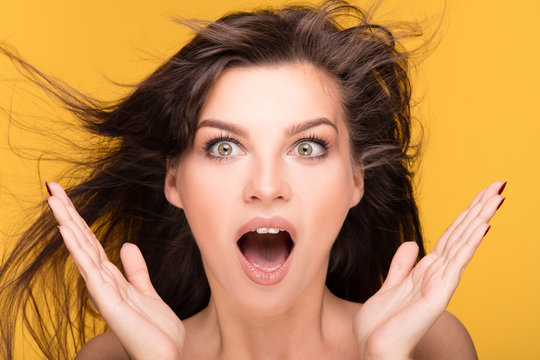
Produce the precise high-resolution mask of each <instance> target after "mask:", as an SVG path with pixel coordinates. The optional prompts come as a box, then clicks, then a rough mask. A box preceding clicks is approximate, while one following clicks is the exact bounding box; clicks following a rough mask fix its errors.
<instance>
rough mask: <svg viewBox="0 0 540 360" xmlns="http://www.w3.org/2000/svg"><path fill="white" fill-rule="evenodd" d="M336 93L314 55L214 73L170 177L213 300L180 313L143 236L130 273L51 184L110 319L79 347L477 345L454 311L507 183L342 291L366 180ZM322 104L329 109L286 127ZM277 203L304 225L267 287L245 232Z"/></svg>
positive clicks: (298, 349)
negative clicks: (339, 243)
mask: <svg viewBox="0 0 540 360" xmlns="http://www.w3.org/2000/svg"><path fill="white" fill-rule="evenodd" d="M253 79H257V81H253ZM337 94H338V92H337V88H336V87H335V84H334V83H333V82H332V81H331V80H330V79H329V78H327V77H326V76H325V75H324V74H323V73H322V72H320V71H319V70H317V69H316V68H315V67H313V66H311V65H307V64H290V65H282V66H273V67H249V68H234V69H228V70H226V71H224V72H223V74H222V75H221V76H220V77H219V78H218V80H217V81H216V83H215V85H214V87H213V88H212V90H211V93H210V95H209V97H208V98H207V100H206V102H205V104H204V106H203V108H202V109H201V112H200V114H199V129H198V130H197V132H196V135H195V141H194V146H193V147H192V148H190V149H189V150H188V151H187V152H186V153H185V154H183V156H182V157H181V159H180V161H179V162H178V164H177V166H176V167H174V168H173V167H170V168H169V169H168V174H167V177H166V182H165V186H164V191H165V195H166V197H167V199H168V200H169V201H170V202H171V203H172V204H173V205H175V206H178V207H181V208H183V209H184V211H185V213H186V216H187V218H188V221H189V223H190V227H191V229H192V232H193V234H194V236H195V239H196V241H197V244H198V246H199V248H200V250H201V254H202V258H203V263H204V267H205V271H206V274H207V277H208V281H209V284H210V287H211V290H212V295H211V299H210V303H209V305H208V307H207V308H205V309H204V310H203V311H201V312H200V313H198V314H196V315H194V316H193V317H191V318H189V319H186V320H184V321H180V320H179V319H178V318H177V317H176V316H175V315H174V313H172V311H171V309H169V308H168V306H167V305H166V304H164V303H163V302H162V301H161V299H160V298H159V296H158V295H157V293H155V291H154V289H153V287H152V285H151V283H150V280H149V277H148V273H147V270H146V265H145V263H144V259H143V258H142V255H141V254H140V251H139V250H138V248H137V247H136V246H135V245H133V244H127V245H124V246H123V248H122V250H121V259H122V263H123V265H124V269H125V274H126V278H127V279H126V278H124V276H123V275H122V274H121V273H120V271H119V270H118V269H117V268H116V267H115V266H114V265H112V264H111V263H110V262H109V261H108V260H107V258H106V255H105V253H104V252H103V249H102V248H101V246H100V245H99V242H98V241H97V239H96V238H95V236H94V235H93V234H92V232H91V231H90V229H89V228H88V227H87V226H86V224H85V223H84V220H82V219H81V218H80V216H79V215H78V214H77V212H76V210H75V209H74V208H73V205H72V204H71V202H70V201H69V199H68V198H67V196H66V195H65V192H64V191H63V189H62V188H61V187H60V185H58V184H56V183H49V188H50V190H51V197H50V198H49V199H48V202H49V205H50V207H51V209H52V211H53V213H54V215H55V217H56V219H57V220H58V222H59V224H60V227H59V229H60V232H61V234H62V236H63V237H64V240H65V243H66V246H67V248H68V250H69V251H70V253H71V254H72V256H73V259H74V261H75V263H76V264H77V266H78V268H79V270H80V271H81V274H82V276H83V277H84V279H85V281H86V283H87V287H88V290H89V293H90V294H91V296H92V299H93V303H94V305H95V307H96V308H97V310H98V311H99V312H100V313H101V315H102V316H103V318H104V319H105V320H106V321H107V324H108V325H109V326H110V328H111V331H112V332H110V333H106V334H103V335H100V336H98V337H97V338H95V339H93V340H92V341H90V342H89V343H88V344H87V345H85V346H84V347H83V349H82V350H81V352H80V353H79V354H78V358H80V359H95V358H110V359H116V358H117V359H122V358H124V359H125V358H127V354H129V355H130V357H131V358H135V359H155V358H160V359H190V360H191V359H254V358H257V359H278V358H279V359H336V358H342V359H393V360H396V359H410V358H414V359H431V358H437V359H456V358H459V359H474V358H476V354H475V351H474V346H473V345H472V341H471V340H470V337H469V336H468V333H467V331H466V330H465V328H464V327H463V326H462V325H461V323H460V322H459V320H457V319H456V318H455V317H453V316H452V315H450V314H448V313H446V312H445V311H444V310H445V308H446V306H447V304H448V302H449V300H450V297H451V296H452V294H453V292H454V291H455V288H456V287H457V284H458V282H459V278H460V276H461V274H462V272H463V270H464V269H465V266H466V265H467V264H468V263H469V261H470V259H471V257H472V256H473V254H474V251H475V250H476V248H477V247H478V246H479V244H480V242H481V240H482V238H483V236H484V234H485V232H486V229H488V224H487V223H488V221H489V220H490V219H491V218H492V217H493V215H494V214H495V211H496V210H497V208H498V206H500V204H501V203H502V201H503V198H502V197H501V196H500V195H499V192H500V191H501V188H502V186H503V183H502V182H495V183H493V184H491V185H490V186H489V187H488V188H486V189H484V190H482V191H481V192H480V193H479V194H478V195H477V196H476V197H475V199H474V200H473V201H472V203H471V204H470V205H469V207H468V208H467V209H466V210H465V211H464V212H463V213H462V214H461V215H460V216H459V217H458V218H457V219H456V221H455V222H454V223H453V224H452V225H451V226H450V227H449V228H448V229H447V231H446V232H445V233H444V234H443V236H442V237H441V239H440V240H439V242H438V243H437V245H436V246H435V248H434V250H433V252H432V253H431V254H429V255H427V256H426V257H425V258H424V259H422V260H421V261H420V262H419V263H418V264H417V265H416V266H414V267H413V265H414V261H415V259H416V256H417V251H418V247H417V246H416V244H415V243H405V244H403V245H402V246H401V247H400V248H399V249H398V251H397V253H396V255H395V257H394V259H393V261H392V265H391V268H390V272H389V275H388V277H387V279H386V281H385V283H384V285H383V287H382V288H381V289H380V291H379V292H377V293H376V294H375V295H374V296H373V297H372V298H370V299H369V300H368V301H367V302H366V303H365V304H357V303H352V302H348V301H345V300H342V299H339V298H337V297H335V296H333V295H332V294H331V293H330V292H329V290H328V289H327V288H326V287H325V278H326V268H327V265H328V258H329V251H330V248H331V246H332V243H333V241H334V240H335V238H336V236H337V234H338V232H339V230H340V228H341V225H342V223H343V221H344V219H345V216H346V214H347V212H348V210H349V208H350V207H352V206H355V205H356V204H357V203H358V202H359V201H361V198H362V195H363V191H364V189H363V177H362V171H361V168H359V167H355V166H354V165H353V164H351V161H350V153H349V138H348V132H347V128H346V126H345V122H344V119H343V117H342V113H341V110H340V106H339V98H338V96H337ZM323 117H324V118H325V119H327V122H320V121H319V122H315V123H309V124H310V127H309V128H308V129H304V130H302V131H300V132H293V133H291V131H288V130H290V129H291V128H292V127H294V126H298V125H299V124H306V123H308V122H309V121H312V120H314V119H320V118H323ZM231 127H234V128H236V129H237V130H238V129H243V131H240V132H239V131H231ZM296 128H298V127H296ZM219 136H221V137H222V136H228V137H232V138H234V141H231V140H230V139H229V140H225V141H224V142H222V143H221V144H223V143H226V144H227V145H229V146H230V147H231V149H232V152H231V153H230V154H228V155H223V154H220V152H219V145H220V143H215V144H213V147H211V148H210V149H206V147H205V144H206V142H207V141H209V140H211V139H214V138H216V137H219ZM311 137H316V138H323V139H325V140H326V141H327V142H328V144H329V147H328V149H327V150H325V149H324V148H323V147H321V146H320V145H318V144H317V143H315V142H312V141H311V140H302V141H303V142H307V143H308V144H309V145H310V146H311V150H312V153H311V155H309V156H306V155H304V154H301V153H300V152H299V147H298V144H299V140H301V139H306V138H311ZM314 194H316V196H314ZM273 215H279V216H282V217H284V218H286V219H287V220H289V221H290V222H291V223H292V224H293V225H294V226H295V228H296V234H297V236H296V238H295V254H294V257H293V261H292V264H291V267H290V269H289V272H288V273H287V275H286V276H285V278H284V279H283V280H282V281H280V282H279V283H277V284H275V285H272V286H263V285H259V284H256V283H254V282H253V281H252V280H251V279H250V278H248V277H247V275H246V274H245V273H244V271H243V269H242V268H241V265H240V262H239V261H238V257H237V246H236V241H237V240H238V238H237V235H236V234H237V231H238V229H239V228H240V227H241V226H242V225H243V224H244V223H246V222H247V221H248V220H250V219H251V218H253V217H256V216H260V217H270V216H273ZM143 329H144V330H143ZM158 351H159V352H158Z"/></svg>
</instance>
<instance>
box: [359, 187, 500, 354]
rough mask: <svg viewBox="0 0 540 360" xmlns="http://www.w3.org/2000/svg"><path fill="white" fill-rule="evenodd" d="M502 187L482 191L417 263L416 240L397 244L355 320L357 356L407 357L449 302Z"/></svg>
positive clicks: (476, 245) (496, 205)
mask: <svg viewBox="0 0 540 360" xmlns="http://www.w3.org/2000/svg"><path fill="white" fill-rule="evenodd" d="M503 188H504V184H503V183H502V182H495V183H493V184H491V185H490V186H489V187H488V188H487V189H484V190H482V191H481V192H480V193H479V194H478V195H477V196H476V197H475V198H474V199H473V201H472V202H471V204H470V205H469V207H468V208H467V209H466V210H465V211H464V212H462V213H461V214H460V215H459V216H458V217H457V219H456V220H455V221H454V222H453V223H452V225H450V227H449V228H448V229H447V230H446V231H445V233H444V234H443V235H442V236H441V238H440V239H439V241H438V242H437V244H436V245H435V247H434V249H433V251H432V252H431V253H430V254H428V255H426V256H425V257H423V258H422V259H421V260H420V261H419V262H418V264H416V266H414V263H415V261H416V258H417V256H418V245H417V244H416V243H415V242H406V243H403V244H402V245H401V246H400V247H399V249H398V250H397V252H396V254H395V255H394V258H393V259H392V263H391V265H390V270H389V272H388V276H387V278H386V280H385V281H384V284H383V285H382V287H381V289H380V290H379V291H378V292H377V293H376V294H374V295H373V296H372V297H371V298H369V299H368V300H367V301H366V302H365V304H364V305H363V306H362V307H361V309H360V311H359V312H358V313H357V315H356V317H355V319H354V333H355V335H356V338H357V340H358V343H359V345H360V354H361V358H362V359H394V360H395V359H410V358H411V354H412V352H413V350H414V348H415V346H416V345H417V344H418V343H419V342H420V340H421V339H422V337H423V336H424V335H425V334H426V333H427V332H428V330H429V329H430V328H431V326H432V325H433V324H434V323H435V321H436V320H437V318H438V317H439V316H440V315H441V314H442V313H443V312H444V310H445V309H446V307H447V305H448V303H449V302H450V298H451V297H452V294H453V293H454V291H455V290H456V288H457V285H458V283H459V279H460V277H461V274H462V273H463V271H464V270H465V267H466V266H467V264H468V263H469V262H470V260H471V258H472V256H473V254H474V252H475V250H476V249H477V248H478V246H479V245H480V242H481V241H482V239H483V237H484V235H485V234H486V233H487V230H488V229H489V227H490V225H488V222H489V220H491V218H492V217H493V215H494V214H495V212H496V211H497V209H498V208H499V206H500V205H501V204H502V202H503V201H504V198H502V197H501V196H500V193H501V192H502V190H503ZM413 266H414V267H413Z"/></svg>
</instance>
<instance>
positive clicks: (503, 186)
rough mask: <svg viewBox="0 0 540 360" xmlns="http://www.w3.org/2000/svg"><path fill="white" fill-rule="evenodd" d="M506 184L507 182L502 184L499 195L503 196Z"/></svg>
mask: <svg viewBox="0 0 540 360" xmlns="http://www.w3.org/2000/svg"><path fill="white" fill-rule="evenodd" d="M506 183H507V182H506V181H505V182H504V184H502V186H501V188H500V189H499V192H498V194H499V195H501V194H502V192H503V191H504V188H505V187H506Z"/></svg>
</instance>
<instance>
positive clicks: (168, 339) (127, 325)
mask: <svg viewBox="0 0 540 360" xmlns="http://www.w3.org/2000/svg"><path fill="white" fill-rule="evenodd" d="M48 189H49V193H50V194H51V196H50V197H49V198H48V199H47V202H48V203H49V206H50V208H51V210H52V211H53V213H54V216H55V218H56V220H57V221H58V223H59V226H58V229H59V231H60V234H61V235H62V237H63V239H64V242H65V244H66V247H67V249H68V250H69V252H70V254H71V256H72V257H73V260H74V262H75V264H76V265H77V268H78V269H79V271H80V273H81V275H82V277H83V278H84V280H85V282H86V287H87V288H88V292H89V294H90V299H91V301H92V303H93V305H94V307H95V308H96V309H97V311H99V313H100V314H101V316H102V317H103V319H104V320H105V321H106V322H107V325H108V326H109V327H110V329H111V331H112V332H113V333H114V334H115V335H116V337H117V338H118V339H119V341H120V343H121V344H122V346H123V347H124V349H125V350H126V352H127V353H128V355H129V357H130V358H131V359H137V360H141V359H152V360H153V359H181V356H182V349H183V344H184V336H185V330H184V326H183V324H182V322H181V321H180V319H179V318H178V317H177V316H176V314H175V313H174V312H173V311H172V310H171V308H170V307H169V306H168V305H167V304H165V302H163V300H162V299H161V298H160V297H159V295H158V294H157V293H156V291H155V289H154V287H153V286H152V283H151V282H150V277H149V275H148V269H147V267H146V263H145V262H144V259H143V256H142V254H141V252H140V250H139V248H138V247H137V246H136V245H134V244H129V243H126V244H124V246H123V247H122V249H121V250H120V258H121V260H122V265H123V266H124V271H125V274H126V277H127V280H126V278H125V277H124V276H123V275H122V273H121V272H120V270H119V269H118V268H117V267H116V266H115V265H114V264H113V263H111V262H110V261H109V260H108V259H107V256H106V254H105V251H104V250H103V247H102V246H101V244H100V242H99V241H98V240H97V238H96V237H95V235H94V234H93V233H92V231H91V230H90V228H89V227H88V225H87V224H86V222H85V221H84V220H83V219H82V218H81V216H80V215H79V214H78V212H77V210H76V209H75V207H74V206H73V204H72V202H71V200H70V199H69V198H68V196H67V195H66V193H65V191H64V189H63V188H62V187H61V186H60V185H59V184H57V183H53V182H49V183H48Z"/></svg>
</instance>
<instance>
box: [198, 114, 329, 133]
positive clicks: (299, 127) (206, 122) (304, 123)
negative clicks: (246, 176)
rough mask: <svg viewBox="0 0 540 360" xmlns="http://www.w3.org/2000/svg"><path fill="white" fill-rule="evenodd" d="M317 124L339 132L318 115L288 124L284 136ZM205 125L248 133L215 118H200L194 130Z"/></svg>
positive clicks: (243, 129) (242, 128)
mask: <svg viewBox="0 0 540 360" xmlns="http://www.w3.org/2000/svg"><path fill="white" fill-rule="evenodd" d="M319 125H329V126H331V127H333V128H334V130H335V131H336V133H338V134H339V132H338V128H337V126H336V124H334V123H333V122H332V121H330V120H329V119H327V118H325V117H320V118H316V119H313V120H306V121H302V122H301V123H298V124H293V125H291V126H289V127H288V128H287V129H285V132H284V133H285V135H286V136H293V135H296V134H298V133H300V132H302V131H306V130H308V129H311V128H313V127H316V126H319ZM205 126H208V127H213V128H217V129H221V130H225V131H228V132H231V133H233V134H235V135H238V136H242V137H248V135H249V131H248V130H247V129H246V128H244V127H242V126H238V125H235V124H231V123H229V122H226V121H222V120H216V119H204V120H201V122H199V124H198V125H197V129H196V130H195V132H197V131H198V130H199V129H200V128H202V127H205Z"/></svg>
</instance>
